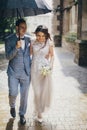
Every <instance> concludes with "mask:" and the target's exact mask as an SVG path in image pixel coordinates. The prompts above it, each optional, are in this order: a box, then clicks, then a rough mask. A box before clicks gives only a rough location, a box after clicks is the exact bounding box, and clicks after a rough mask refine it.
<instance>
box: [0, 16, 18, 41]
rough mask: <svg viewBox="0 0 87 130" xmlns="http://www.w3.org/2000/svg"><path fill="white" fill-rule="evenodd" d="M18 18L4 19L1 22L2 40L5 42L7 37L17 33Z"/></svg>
mask: <svg viewBox="0 0 87 130" xmlns="http://www.w3.org/2000/svg"><path fill="white" fill-rule="evenodd" d="M15 21H16V18H3V19H1V20H0V39H1V40H4V38H5V37H6V36H8V35H9V34H11V33H13V32H14V31H15Z"/></svg>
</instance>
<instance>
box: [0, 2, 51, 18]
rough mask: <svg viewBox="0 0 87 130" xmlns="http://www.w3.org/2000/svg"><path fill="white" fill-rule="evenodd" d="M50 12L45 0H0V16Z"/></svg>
mask: <svg viewBox="0 0 87 130" xmlns="http://www.w3.org/2000/svg"><path fill="white" fill-rule="evenodd" d="M48 12H51V8H50V6H49V5H48V4H47V2H46V0H0V18H3V17H18V16H19V17H25V16H34V15H39V14H45V13H48Z"/></svg>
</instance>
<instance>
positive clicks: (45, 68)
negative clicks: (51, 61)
mask: <svg viewBox="0 0 87 130" xmlns="http://www.w3.org/2000/svg"><path fill="white" fill-rule="evenodd" d="M50 72H51V68H50V66H48V65H43V66H42V67H41V74H42V75H43V76H46V75H47V74H49V73H50Z"/></svg>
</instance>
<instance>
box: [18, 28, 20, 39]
mask: <svg viewBox="0 0 87 130" xmlns="http://www.w3.org/2000/svg"><path fill="white" fill-rule="evenodd" d="M19 30H20V29H19V27H18V34H19V37H18V41H20V31H19Z"/></svg>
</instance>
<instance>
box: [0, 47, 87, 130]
mask: <svg viewBox="0 0 87 130" xmlns="http://www.w3.org/2000/svg"><path fill="white" fill-rule="evenodd" d="M2 52H3V53H2ZM2 52H0V57H1V54H2V56H3V58H2V59H1V58H0V130H87V68H85V67H80V66H78V65H77V64H75V63H74V62H73V61H74V54H72V53H71V52H69V51H67V50H65V49H63V48H55V61H54V69H53V89H52V104H51V107H50V109H49V111H48V112H45V113H44V114H43V123H42V124H40V123H38V122H35V120H34V118H33V110H34V104H33V91H32V86H30V90H29V100H28V109H27V113H26V120H27V123H26V125H25V126H21V125H20V123H19V116H18V108H19V100H20V98H19V97H20V96H19V95H18V97H17V105H16V113H17V117H16V118H15V119H12V118H11V116H10V114H9V109H10V108H9V105H8V85H7V75H6V69H7V60H6V59H5V57H4V51H2Z"/></svg>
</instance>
